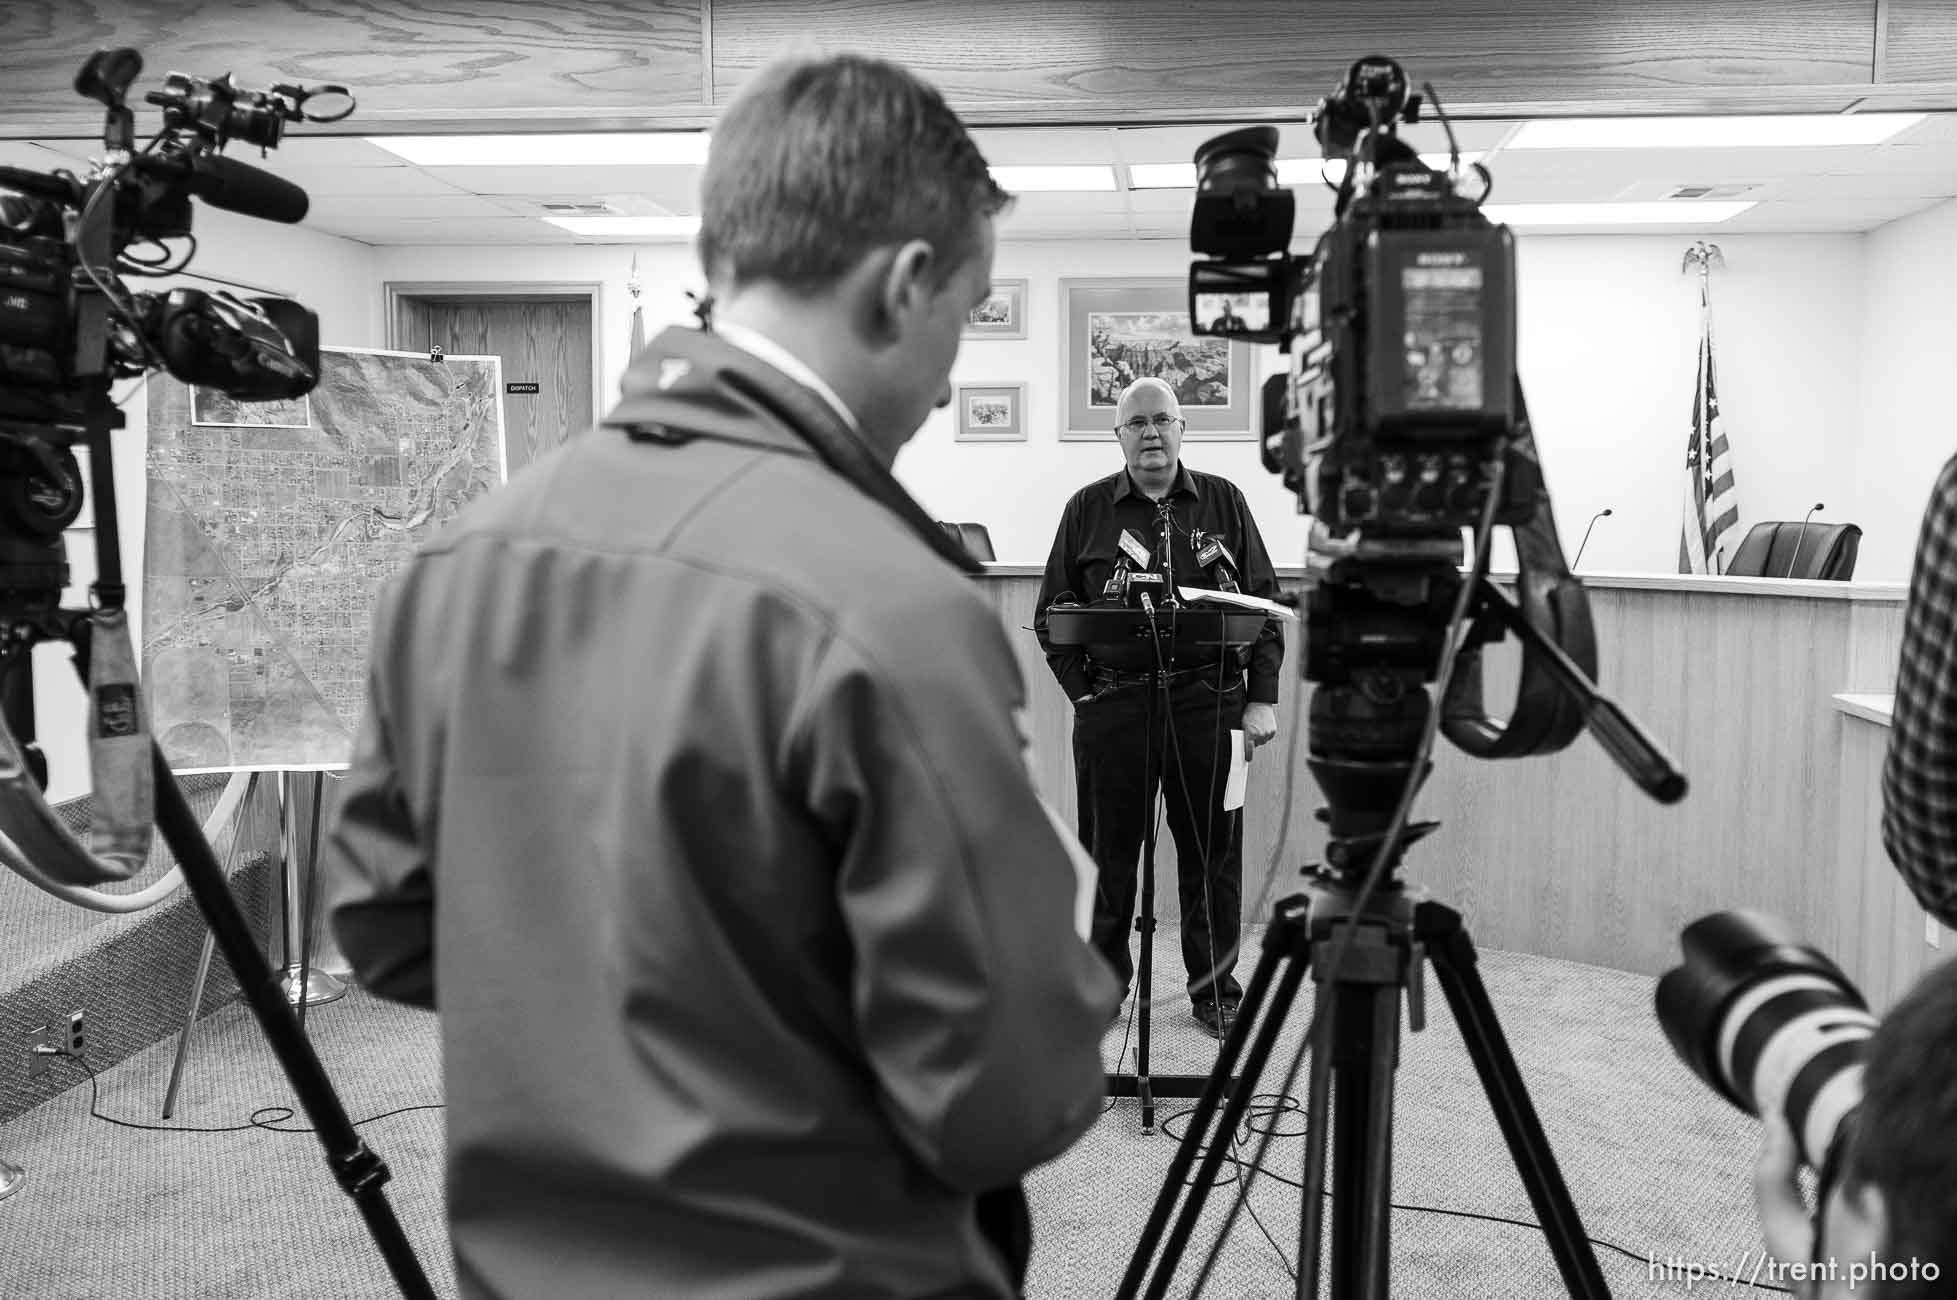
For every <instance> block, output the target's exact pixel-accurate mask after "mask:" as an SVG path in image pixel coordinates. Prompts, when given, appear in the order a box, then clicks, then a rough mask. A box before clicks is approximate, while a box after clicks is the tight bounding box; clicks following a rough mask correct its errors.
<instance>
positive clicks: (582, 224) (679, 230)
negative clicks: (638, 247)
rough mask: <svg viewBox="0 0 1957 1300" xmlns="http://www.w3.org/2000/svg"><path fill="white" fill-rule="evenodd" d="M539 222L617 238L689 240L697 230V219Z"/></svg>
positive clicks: (552, 219)
mask: <svg viewBox="0 0 1957 1300" xmlns="http://www.w3.org/2000/svg"><path fill="white" fill-rule="evenodd" d="M543 220H544V221H545V222H546V223H547V224H549V225H553V226H557V227H558V228H560V229H563V230H568V231H570V232H571V233H572V234H574V235H614V236H617V237H619V238H639V239H691V238H693V236H694V235H696V234H698V233H699V230H700V218H698V217H545V218H544V219H543Z"/></svg>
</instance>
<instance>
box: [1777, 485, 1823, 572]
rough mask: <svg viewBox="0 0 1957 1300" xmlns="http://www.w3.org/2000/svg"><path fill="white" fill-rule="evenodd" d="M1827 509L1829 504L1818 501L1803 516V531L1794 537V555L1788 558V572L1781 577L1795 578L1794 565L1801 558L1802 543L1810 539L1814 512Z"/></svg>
mask: <svg viewBox="0 0 1957 1300" xmlns="http://www.w3.org/2000/svg"><path fill="white" fill-rule="evenodd" d="M1827 508H1828V503H1827V502H1825V501H1817V502H1815V503H1814V505H1813V506H1812V507H1810V508H1809V510H1808V512H1807V513H1806V514H1804V515H1802V516H1801V531H1800V532H1798V533H1796V534H1795V535H1794V554H1793V555H1791V556H1789V557H1788V559H1787V572H1785V573H1783V574H1781V575H1780V576H1781V577H1783V578H1791V577H1793V576H1794V565H1795V564H1796V563H1797V562H1799V560H1800V558H1801V543H1802V542H1805V541H1806V540H1807V539H1808V520H1810V519H1812V518H1814V512H1815V511H1816V510H1826V509H1827Z"/></svg>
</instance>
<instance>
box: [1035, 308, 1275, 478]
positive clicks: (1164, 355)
mask: <svg viewBox="0 0 1957 1300" xmlns="http://www.w3.org/2000/svg"><path fill="white" fill-rule="evenodd" d="M1060 323H1061V329H1062V336H1061V343H1060V366H1061V371H1060V373H1061V375H1062V376H1063V377H1064V379H1065V381H1066V385H1067V392H1066V396H1065V398H1064V400H1063V401H1062V402H1061V408H1062V414H1063V415H1064V416H1065V417H1066V418H1065V423H1064V424H1063V425H1062V427H1061V433H1060V436H1061V437H1062V438H1066V439H1071V440H1091V439H1106V440H1107V441H1110V442H1112V441H1113V440H1114V413H1115V404H1116V402H1117V401H1118V400H1119V399H1120V397H1121V390H1122V389H1124V388H1126V387H1127V386H1128V385H1129V384H1131V383H1133V382H1134V381H1135V380H1137V379H1142V378H1147V377H1151V376H1152V377H1154V378H1157V379H1161V380H1163V381H1164V382H1166V383H1167V384H1168V385H1169V387H1171V388H1173V389H1175V392H1176V397H1177V399H1178V400H1179V401H1180V402H1181V403H1182V418H1183V420H1184V421H1185V427H1184V429H1183V437H1184V438H1185V439H1210V440H1214V441H1228V440H1242V441H1249V440H1250V439H1252V438H1254V437H1255V436H1256V435H1255V434H1254V433H1253V432H1252V431H1251V427H1250V412H1251V406H1252V389H1254V388H1255V387H1256V386H1257V376H1256V373H1255V365H1254V359H1253V358H1252V356H1251V350H1250V344H1248V343H1243V342H1238V341H1236V340H1234V339H1222V338H1210V337H1206V336H1201V335H1197V334H1194V333H1192V332H1191V331H1190V328H1189V287H1188V284H1187V282H1185V281H1183V280H1180V279H1170V278H1167V277H1164V278H1159V279H1158V278H1150V279H1136V278H1132V277H1129V278H1122V279H1104V278H1093V279H1090V278H1084V277H1067V278H1063V279H1062V280H1061V281H1060Z"/></svg>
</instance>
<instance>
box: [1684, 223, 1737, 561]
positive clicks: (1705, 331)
mask: <svg viewBox="0 0 1957 1300" xmlns="http://www.w3.org/2000/svg"><path fill="white" fill-rule="evenodd" d="M1725 265H1726V258H1725V255H1724V254H1723V253H1722V252H1721V251H1720V249H1719V245H1717V244H1709V243H1707V242H1706V241H1705V240H1703V239H1701V240H1697V241H1695V242H1694V243H1693V245H1692V246H1691V247H1690V248H1688V249H1686V250H1685V259H1684V261H1683V262H1682V263H1681V264H1680V266H1679V271H1680V273H1681V274H1689V273H1690V272H1691V271H1692V270H1694V269H1695V268H1696V269H1697V270H1698V272H1699V365H1698V375H1697V382H1696V385H1695V391H1694V393H1693V402H1692V414H1693V430H1692V446H1693V448H1694V449H1695V452H1696V455H1688V457H1687V463H1688V469H1690V470H1691V472H1693V473H1695V474H1696V476H1697V477H1696V480H1695V482H1694V483H1693V484H1692V485H1690V486H1688V489H1687V492H1686V501H1685V507H1686V508H1685V517H1684V518H1683V519H1681V520H1680V521H1679V529H1680V534H1681V536H1680V540H1679V561H1680V563H1679V571H1680V572H1681V573H1685V572H1701V573H1709V574H1716V573H1718V572H1720V571H1721V570H1722V568H1723V567H1724V565H1723V564H1722V562H1721V557H1720V555H1719V551H1718V547H1717V544H1716V542H1715V540H1714V539H1713V538H1711V537H1709V536H1708V535H1707V529H1706V522H1707V520H1706V510H1707V508H1708V507H1709V506H1710V505H1711V501H1710V499H1709V496H1708V491H1707V485H1708V484H1709V482H1710V480H1711V461H1712V427H1711V424H1712V411H1711V409H1710V404H1709V401H1708V398H1709V396H1710V391H1711V380H1712V356H1711V351H1712V348H1711V342H1712V268H1713V267H1714V266H1718V267H1720V268H1722V269H1723V268H1724V267H1725ZM1694 467H1695V468H1694ZM1692 537H1696V539H1697V542H1698V545H1697V546H1696V547H1695V546H1693V545H1692V542H1691V541H1690V540H1688V539H1689V538H1692ZM1694 560H1696V561H1697V564H1696V566H1695V565H1694V564H1693V563H1692V562H1693V561H1694Z"/></svg>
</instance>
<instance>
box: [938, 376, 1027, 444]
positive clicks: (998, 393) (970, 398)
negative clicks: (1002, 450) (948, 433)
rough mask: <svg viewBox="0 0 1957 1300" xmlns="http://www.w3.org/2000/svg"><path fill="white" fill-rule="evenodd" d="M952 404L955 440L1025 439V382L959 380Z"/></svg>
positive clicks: (994, 440) (1010, 440)
mask: <svg viewBox="0 0 1957 1300" xmlns="http://www.w3.org/2000/svg"><path fill="white" fill-rule="evenodd" d="M951 408H952V411H953V413H954V414H955V416H956V417H957V420H958V429H957V432H956V433H955V434H954V435H953V437H954V439H955V440H956V441H958V442H1025V441H1026V385H1024V384H960V385H959V386H958V387H957V388H956V389H954V390H953V392H952V402H951Z"/></svg>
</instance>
